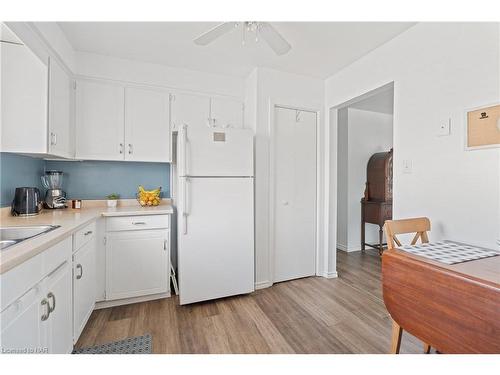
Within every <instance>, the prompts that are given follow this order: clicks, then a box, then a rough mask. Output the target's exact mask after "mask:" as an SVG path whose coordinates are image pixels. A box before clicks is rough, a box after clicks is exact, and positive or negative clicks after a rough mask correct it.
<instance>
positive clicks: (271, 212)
mask: <svg viewBox="0 0 500 375" xmlns="http://www.w3.org/2000/svg"><path fill="white" fill-rule="evenodd" d="M276 108H283V109H290V110H298V111H304V112H311V113H314V114H315V115H316V144H315V147H316V219H315V223H314V225H315V230H316V236H315V239H314V242H315V243H314V247H315V252H314V257H315V259H314V262H315V275H317V276H318V275H320V273H321V271H320V269H319V259H320V257H319V251H320V249H319V243H320V231H319V223H320V222H321V220H320V217H319V215H320V212H321V203H322V202H320V200H321V199H320V197H321V195H320V192H321V190H320V189H321V187H320V183H321V180H320V178H321V155H320V150H321V148H320V147H319V142H320V138H319V137H320V133H321V127H320V110H319V109H316V108H305V107H301V106H296V105H288V104H282V103H278V102H276V101H274V100H273V99H271V98H269V106H268V110H269V113H268V115H269V116H268V126H269V129H268V133H269V176H268V177H269V243H268V249H269V277H270V279H271V280H272V282H271V285H272V284H273V282H274V280H275V275H274V265H275V257H276V252H275V251H274V248H275V235H274V232H275V231H274V228H275V225H274V221H275V212H274V211H275V210H274V209H275V186H276V182H275V174H274V170H275V168H274V167H275V148H276V146H275V142H276V140H275V136H274V125H275V119H274V117H275V111H276ZM269 286H270V285H269Z"/></svg>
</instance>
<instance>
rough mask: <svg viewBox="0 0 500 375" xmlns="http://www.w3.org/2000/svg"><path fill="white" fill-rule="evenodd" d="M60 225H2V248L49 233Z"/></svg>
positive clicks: (0, 239)
mask: <svg viewBox="0 0 500 375" xmlns="http://www.w3.org/2000/svg"><path fill="white" fill-rule="evenodd" d="M59 227H60V225H31V226H25V227H1V228H0V249H1V250H4V249H6V248H8V247H10V246H12V245H15V244H16V243H19V242H21V241H24V240H27V239H29V238H33V237H36V236H40V235H42V234H45V233H48V232H50V231H52V230H54V229H57V228H59Z"/></svg>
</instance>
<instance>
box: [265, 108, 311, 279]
mask: <svg viewBox="0 0 500 375" xmlns="http://www.w3.org/2000/svg"><path fill="white" fill-rule="evenodd" d="M273 142H274V169H273V175H274V220H273V221H274V222H273V223H272V224H273V225H274V254H275V257H274V281H275V282H278V281H284V280H290V279H295V278H299V277H305V276H312V275H314V274H315V263H316V260H315V258H316V257H315V254H316V113H313V112H306V111H297V110H293V109H285V108H278V107H276V109H275V121H274V135H273Z"/></svg>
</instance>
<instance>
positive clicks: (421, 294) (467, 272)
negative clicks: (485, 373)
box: [382, 249, 500, 353]
mask: <svg viewBox="0 0 500 375" xmlns="http://www.w3.org/2000/svg"><path fill="white" fill-rule="evenodd" d="M382 286H383V298H384V303H385V305H386V307H387V310H388V311H389V313H390V315H391V317H392V319H393V320H394V321H395V322H396V323H398V324H399V325H400V326H401V327H402V328H403V329H404V330H405V331H407V332H408V333H410V334H412V335H413V336H415V337H417V338H419V339H420V340H422V342H424V343H427V344H429V345H430V346H431V347H432V348H435V349H436V350H437V351H439V352H440V353H500V256H493V257H488V258H482V259H478V260H472V261H467V262H462V263H457V264H450V265H449V264H445V263H441V262H437V261H434V260H431V259H429V258H424V257H422V256H418V255H414V254H411V253H409V252H406V251H402V250H399V249H393V250H387V251H385V252H384V254H383V256H382Z"/></svg>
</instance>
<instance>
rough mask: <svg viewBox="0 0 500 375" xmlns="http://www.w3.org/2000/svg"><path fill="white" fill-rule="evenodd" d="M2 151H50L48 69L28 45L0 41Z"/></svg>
mask: <svg viewBox="0 0 500 375" xmlns="http://www.w3.org/2000/svg"><path fill="white" fill-rule="evenodd" d="M0 48H1V55H2V56H1V59H0V63H1V72H0V80H1V82H2V83H1V90H2V95H1V97H2V100H1V111H0V113H1V121H0V123H1V124H2V126H1V129H0V130H1V136H0V139H1V142H2V147H1V150H0V151H3V152H21V153H22V152H25V153H46V152H47V90H48V87H47V85H48V67H47V62H46V61H41V60H40V59H39V58H38V57H37V56H36V55H35V54H34V53H32V52H31V51H30V50H29V49H28V47H26V46H25V45H19V44H12V43H3V42H0Z"/></svg>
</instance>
